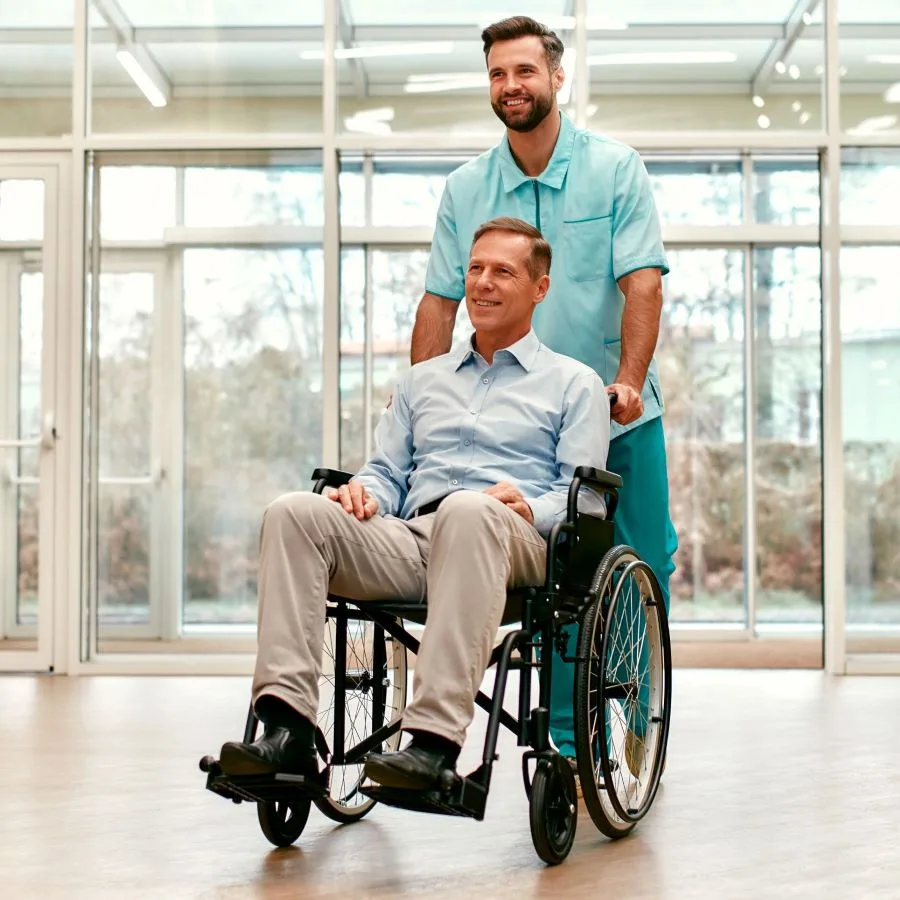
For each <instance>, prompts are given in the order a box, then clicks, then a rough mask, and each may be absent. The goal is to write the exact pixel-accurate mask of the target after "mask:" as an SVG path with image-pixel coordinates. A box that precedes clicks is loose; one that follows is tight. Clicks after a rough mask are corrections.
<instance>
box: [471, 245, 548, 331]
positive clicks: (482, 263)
mask: <svg viewBox="0 0 900 900" xmlns="http://www.w3.org/2000/svg"><path fill="white" fill-rule="evenodd" d="M530 255H531V241H530V240H529V238H528V237H526V236H525V235H524V234H515V233H512V232H505V231H489V232H487V234H484V235H482V236H481V237H480V238H479V239H478V241H476V243H475V245H474V246H473V247H472V253H471V255H470V257H469V268H468V270H467V272H466V309H467V311H468V313H469V320H470V321H471V323H472V327H473V328H474V329H475V331H476V332H479V333H482V334H485V335H490V336H491V337H492V338H494V339H499V340H503V339H505V338H507V337H509V338H511V339H512V340H513V341H514V340H518V337H519V336H521V335H520V334H519V332H522V333H523V334H524V333H525V332H527V330H528V328H530V326H531V315H532V313H533V312H534V308H535V306H537V304H538V303H540V302H541V300H543V299H544V297H545V296H546V294H547V288H548V287H549V284H550V279H549V278H548V277H547V276H546V275H544V276H542V277H540V278H538V279H533V278H532V277H531V274H530V273H529V271H528V259H529V256H530Z"/></svg>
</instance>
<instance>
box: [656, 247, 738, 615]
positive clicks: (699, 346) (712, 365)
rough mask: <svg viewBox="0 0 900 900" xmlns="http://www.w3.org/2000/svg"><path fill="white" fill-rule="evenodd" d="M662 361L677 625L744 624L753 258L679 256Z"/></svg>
mask: <svg viewBox="0 0 900 900" xmlns="http://www.w3.org/2000/svg"><path fill="white" fill-rule="evenodd" d="M670 257H671V264H672V273H671V274H670V275H669V276H667V278H666V279H665V281H664V285H665V304H664V306H663V320H662V323H661V328H660V340H659V350H658V354H657V358H658V364H659V367H660V379H661V381H662V385H663V390H664V392H665V397H666V420H665V430H666V443H667V452H668V464H669V492H670V503H671V514H672V520H673V522H674V523H675V527H676V529H677V531H678V542H679V547H678V553H677V555H676V558H675V564H676V569H675V573H674V575H673V576H672V580H671V585H670V587H671V592H672V606H671V614H672V618H673V620H674V621H680V622H697V621H717V622H743V621H745V611H744V549H743V546H744V508H745V494H746V492H745V490H744V473H745V465H744V421H743V416H744V413H743V409H744V375H743V354H744V334H745V323H744V254H743V252H742V251H739V250H674V251H670Z"/></svg>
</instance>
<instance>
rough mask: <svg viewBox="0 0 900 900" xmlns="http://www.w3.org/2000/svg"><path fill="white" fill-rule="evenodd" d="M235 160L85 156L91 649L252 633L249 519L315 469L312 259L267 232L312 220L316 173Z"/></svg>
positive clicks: (316, 269)
mask: <svg viewBox="0 0 900 900" xmlns="http://www.w3.org/2000/svg"><path fill="white" fill-rule="evenodd" d="M255 156H258V154H254V157H255ZM242 157H244V158H246V154H243V155H242V154H236V155H235V154H222V153H216V154H212V155H206V154H173V155H166V154H161V155H159V156H158V157H156V158H155V159H153V160H151V161H149V162H148V161H147V160H145V159H141V158H140V157H135V164H134V165H123V164H122V154H116V156H115V157H114V162H115V165H110V166H106V165H104V158H103V156H102V154H101V155H99V156H98V158H97V169H96V170H95V172H94V175H95V177H99V179H100V185H101V195H100V211H99V231H100V236H101V248H100V256H99V259H100V271H99V273H92V274H91V280H93V278H94V277H97V276H99V291H100V295H99V299H100V308H99V319H98V321H97V323H96V327H97V330H98V337H99V356H100V360H99V363H100V365H99V378H100V382H99V392H100V397H99V406H100V409H99V412H98V415H97V418H96V421H98V424H99V428H98V432H97V435H98V436H97V440H98V443H99V457H100V478H99V485H98V491H99V496H98V509H99V522H98V533H97V535H96V536H92V539H96V540H98V543H99V548H98V549H99V558H100V565H99V570H98V571H97V574H96V583H95V584H93V585H92V591H94V595H95V596H96V598H97V602H98V604H99V609H100V613H101V626H102V632H101V637H102V638H104V639H113V638H121V637H129V636H146V635H147V634H150V635H152V636H156V637H165V638H167V639H177V638H178V637H179V636H181V635H183V634H185V633H187V632H190V631H191V629H194V630H196V629H197V628H198V627H200V626H202V627H203V628H205V629H206V630H207V631H208V630H209V629H212V630H213V631H215V630H216V629H221V628H222V627H224V626H231V625H241V626H249V625H252V623H253V622H255V618H256V565H257V549H258V535H259V527H260V522H261V517H262V514H263V512H264V510H265V508H266V506H267V504H268V503H269V502H271V501H272V500H273V499H274V498H275V497H276V496H278V495H279V494H280V493H283V492H284V491H289V490H295V489H298V488H304V487H307V486H308V485H309V475H310V473H311V471H312V469H313V468H314V467H315V466H317V465H319V464H320V463H321V450H322V417H323V413H322V355H323V352H324V348H323V334H322V329H323V323H324V298H323V278H324V263H323V259H322V250H321V247H320V246H319V245H318V242H312V243H311V242H310V241H309V235H307V236H306V237H304V240H303V242H302V243H299V242H298V243H297V244H292V245H290V246H278V245H273V244H272V241H271V228H270V226H273V225H279V226H292V225H293V226H308V227H316V226H317V225H320V224H321V222H322V220H323V213H322V203H323V190H322V174H321V165H316V164H314V162H313V161H312V160H311V159H309V160H308V159H307V157H306V156H302V155H301V157H297V156H296V154H295V155H294V157H293V158H292V160H291V163H290V164H287V163H285V162H284V159H283V155H276V158H275V159H274V165H272V166H271V167H269V168H267V167H266V165H265V164H263V163H262V162H257V161H256V160H255V158H254V160H253V164H252V165H248V164H247V163H246V162H242V161H241V160H242ZM316 159H318V157H317V158H316ZM176 225H180V226H182V227H183V230H182V231H181V232H180V233H179V234H180V235H181V238H180V239H179V241H178V242H177V243H176V242H173V241H172V239H171V237H170V236H169V235H168V234H167V229H169V228H171V227H173V226H176ZM192 228H202V229H204V231H203V232H202V234H201V235H200V236H199V238H198V240H196V241H195V240H193V239H192V237H191V229H192ZM254 228H258V231H255V230H254ZM231 229H234V235H233V236H232V233H231ZM254 235H256V237H254ZM121 242H125V246H122V243H121ZM88 299H90V291H88ZM88 415H90V413H89V411H88ZM162 523H166V524H165V525H163V524H162Z"/></svg>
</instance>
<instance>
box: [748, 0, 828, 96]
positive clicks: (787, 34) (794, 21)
mask: <svg viewBox="0 0 900 900" xmlns="http://www.w3.org/2000/svg"><path fill="white" fill-rule="evenodd" d="M820 2H821V0H797V2H796V3H795V4H794V8H793V9H792V10H791V12H790V14H789V15H788V18H787V21H786V22H785V23H784V26H783V27H784V34H783V35H782V36H781V37H780V38H779V39H778V40H776V41H774V42H773V43H772V46H771V47H770V48H769V52H768V53H767V54H766V56H765V58H764V59H763V61H762V62H761V63H760V65H759V68H758V69H757V70H756V73H755V74H754V76H753V79H752V81H751V82H750V95H751V96H752V97H756V96H760V97H762V96H764V95H765V93H766V91H767V90H768V89H769V86H770V85H771V83H772V79H773V77H774V76H775V72H776V66H778V65H779V63H780V64H783V65H786V64H787V60H788V59H789V57H790V55H791V51H792V50H793V49H794V45H795V44H796V43H797V41H799V40H800V38H801V37H802V36H803V33H804V32H805V31H806V29H807V28H809V26H810V25H811V24H812V23H811V21H810V20H811V19H812V16H813V14H814V13H815V11H816V10H817V9H818V7H819V3H820ZM822 59H823V60H824V59H825V47H824V46H823V47H822ZM782 71H783V70H782Z"/></svg>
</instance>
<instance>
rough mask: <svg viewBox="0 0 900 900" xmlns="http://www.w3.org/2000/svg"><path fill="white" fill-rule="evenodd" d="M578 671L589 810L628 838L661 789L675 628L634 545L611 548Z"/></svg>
mask: <svg viewBox="0 0 900 900" xmlns="http://www.w3.org/2000/svg"><path fill="white" fill-rule="evenodd" d="M591 596H592V597H593V602H592V603H591V604H590V606H589V607H588V609H587V611H586V612H585V614H584V617H583V619H582V622H581V627H580V630H579V635H578V653H577V658H578V662H577V663H576V669H575V743H576V751H577V761H578V773H579V777H580V779H581V785H582V792H583V795H584V802H585V806H586V807H587V810H588V812H589V813H590V816H591V818H592V819H593V821H594V824H595V825H596V826H597V828H598V829H600V831H601V832H603V834H605V835H606V836H607V837H610V838H620V837H625V835H627V834H629V833H630V832H631V830H632V829H633V828H634V826H635V824H636V823H637V822H638V821H639V820H640V819H641V818H643V817H644V816H645V815H646V813H647V811H648V810H649V809H650V807H651V805H652V804H653V800H654V798H655V797H656V792H657V790H658V788H659V780H660V776H661V775H662V768H663V763H664V760H665V755H666V744H667V742H668V737H669V717H670V710H671V700H672V654H671V646H670V643H669V625H668V618H667V616H666V609H665V603H664V600H663V595H662V590H661V589H660V586H659V582H658V581H657V579H656V576H655V575H654V574H653V571H652V569H651V568H650V567H649V566H648V565H647V564H646V563H645V562H643V561H642V560H641V559H639V558H638V556H637V554H636V553H635V551H634V550H632V549H631V548H630V547H626V546H622V545H620V546H617V547H613V548H612V550H610V551H609V552H608V553H607V554H606V556H605V557H604V558H603V560H602V562H601V563H600V566H599V567H598V569H597V572H596V574H595V576H594V580H593V583H592V589H591Z"/></svg>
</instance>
